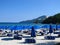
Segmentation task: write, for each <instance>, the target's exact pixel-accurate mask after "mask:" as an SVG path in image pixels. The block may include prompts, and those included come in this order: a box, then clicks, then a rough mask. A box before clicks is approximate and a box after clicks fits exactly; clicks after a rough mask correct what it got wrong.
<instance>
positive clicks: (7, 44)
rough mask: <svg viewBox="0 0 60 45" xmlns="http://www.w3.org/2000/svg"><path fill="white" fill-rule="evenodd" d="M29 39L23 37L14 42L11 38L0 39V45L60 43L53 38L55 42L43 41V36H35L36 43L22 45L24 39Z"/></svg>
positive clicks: (59, 40)
mask: <svg viewBox="0 0 60 45" xmlns="http://www.w3.org/2000/svg"><path fill="white" fill-rule="evenodd" d="M52 35H54V34H52ZM55 36H56V35H55ZM29 37H30V35H24V36H23V38H22V40H15V39H13V37H0V45H54V44H56V43H58V42H60V38H55V40H46V39H44V36H36V37H35V40H36V43H24V42H25V39H27V38H29Z"/></svg>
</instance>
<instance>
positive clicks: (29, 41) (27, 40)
mask: <svg viewBox="0 0 60 45" xmlns="http://www.w3.org/2000/svg"><path fill="white" fill-rule="evenodd" d="M25 42H26V43H36V41H35V39H25Z"/></svg>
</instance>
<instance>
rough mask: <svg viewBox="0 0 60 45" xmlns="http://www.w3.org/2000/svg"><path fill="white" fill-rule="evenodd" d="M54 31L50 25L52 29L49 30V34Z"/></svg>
mask: <svg viewBox="0 0 60 45" xmlns="http://www.w3.org/2000/svg"><path fill="white" fill-rule="evenodd" d="M52 32H53V30H52V26H51V25H50V28H49V33H52Z"/></svg>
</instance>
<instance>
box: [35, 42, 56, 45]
mask: <svg viewBox="0 0 60 45" xmlns="http://www.w3.org/2000/svg"><path fill="white" fill-rule="evenodd" d="M55 44H56V42H46V43H37V44H35V45H55Z"/></svg>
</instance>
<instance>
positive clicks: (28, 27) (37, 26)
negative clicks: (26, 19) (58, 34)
mask: <svg viewBox="0 0 60 45" xmlns="http://www.w3.org/2000/svg"><path fill="white" fill-rule="evenodd" d="M33 27H34V28H35V29H40V28H50V25H42V26H40V25H34V26H33ZM51 27H52V29H53V28H55V29H60V25H51ZM31 28H32V26H31V25H28V26H17V25H15V26H0V29H10V30H22V29H31Z"/></svg>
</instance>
